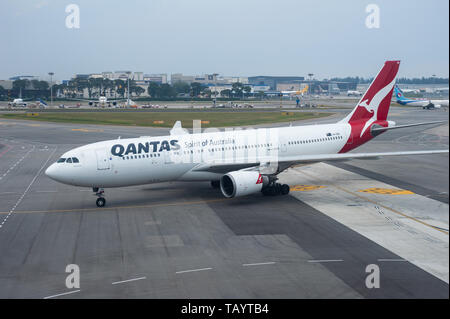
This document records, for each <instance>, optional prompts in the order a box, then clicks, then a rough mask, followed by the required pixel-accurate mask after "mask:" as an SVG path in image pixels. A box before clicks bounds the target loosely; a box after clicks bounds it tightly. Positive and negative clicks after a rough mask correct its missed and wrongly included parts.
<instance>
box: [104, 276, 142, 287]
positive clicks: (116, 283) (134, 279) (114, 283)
mask: <svg viewBox="0 0 450 319" xmlns="http://www.w3.org/2000/svg"><path fill="white" fill-rule="evenodd" d="M143 279H147V277H139V278H133V279H127V280H121V281H116V282H113V283H111V285H118V284H123V283H126V282H131V281H137V280H143Z"/></svg>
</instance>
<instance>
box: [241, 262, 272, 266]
mask: <svg viewBox="0 0 450 319" xmlns="http://www.w3.org/2000/svg"><path fill="white" fill-rule="evenodd" d="M273 264H275V262H274V261H268V262H265V263H253V264H242V266H244V267H248V266H262V265H273Z"/></svg>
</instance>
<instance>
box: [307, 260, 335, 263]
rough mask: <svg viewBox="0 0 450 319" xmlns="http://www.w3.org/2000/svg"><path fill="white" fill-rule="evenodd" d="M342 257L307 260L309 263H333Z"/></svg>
mask: <svg viewBox="0 0 450 319" xmlns="http://www.w3.org/2000/svg"><path fill="white" fill-rule="evenodd" d="M341 261H343V260H342V259H318V260H308V262H309V263H334V262H341Z"/></svg>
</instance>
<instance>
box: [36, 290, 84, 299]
mask: <svg viewBox="0 0 450 319" xmlns="http://www.w3.org/2000/svg"><path fill="white" fill-rule="evenodd" d="M80 291H81V290H74V291H69V292H64V293H62V294H57V295H53V296H48V297H44V299H50V298H55V297H60V296H65V295H70V294H74V293H76V292H80Z"/></svg>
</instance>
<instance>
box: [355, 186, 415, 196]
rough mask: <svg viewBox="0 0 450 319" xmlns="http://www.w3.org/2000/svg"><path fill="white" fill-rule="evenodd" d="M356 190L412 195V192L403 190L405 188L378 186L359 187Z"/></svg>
mask: <svg viewBox="0 0 450 319" xmlns="http://www.w3.org/2000/svg"><path fill="white" fill-rule="evenodd" d="M358 192H362V193H371V194H383V195H412V194H414V193H413V192H411V191H408V190H405V189H392V188H378V187H373V188H367V189H361V190H359V191H358Z"/></svg>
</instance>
